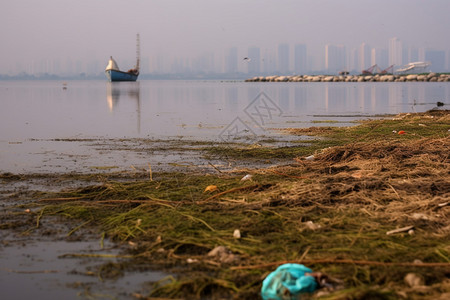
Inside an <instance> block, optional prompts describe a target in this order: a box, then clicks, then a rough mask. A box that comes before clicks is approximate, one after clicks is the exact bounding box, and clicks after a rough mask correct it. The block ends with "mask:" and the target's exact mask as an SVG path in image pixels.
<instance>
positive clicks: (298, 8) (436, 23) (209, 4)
mask: <svg viewBox="0 0 450 300" xmlns="http://www.w3.org/2000/svg"><path fill="white" fill-rule="evenodd" d="M0 1H1V2H0V3H1V4H0V39H1V47H0V54H1V55H0V73H6V71H7V70H5V68H7V67H8V66H10V65H11V64H15V63H16V62H21V63H22V64H27V63H30V62H31V61H33V60H41V59H54V58H58V59H61V60H65V59H66V58H67V57H71V58H72V59H74V60H77V59H81V60H89V59H93V58H94V59H100V60H101V59H104V60H105V64H106V62H107V59H108V57H109V56H110V55H113V56H114V57H115V58H117V59H118V60H119V61H120V60H121V59H130V58H131V59H134V57H135V35H136V33H140V35H141V49H142V56H152V55H158V54H163V53H164V54H167V55H171V56H172V55H175V56H183V57H190V56H197V55H200V54H202V53H206V52H211V51H214V52H216V53H226V51H227V49H228V48H230V47H232V46H237V47H239V49H244V50H245V49H246V48H247V47H249V46H259V47H261V50H262V51H264V49H270V50H276V48H277V45H278V44H279V43H289V44H291V45H294V44H297V43H305V44H307V45H308V52H310V54H314V53H319V54H320V55H323V53H324V50H323V49H324V46H325V45H326V44H328V43H331V44H344V45H346V46H347V48H348V49H351V48H352V47H356V46H358V45H359V44H361V43H362V42H365V43H367V44H369V45H370V46H371V47H386V48H387V45H388V39H389V38H392V37H398V38H400V40H401V41H402V42H403V43H404V44H405V45H413V46H416V47H429V48H435V49H439V50H447V49H450V33H449V29H450V0H322V1H321V0H278V1H275V0H274V1H269V0H192V1H188V0H153V1H152V0H0ZM119 65H120V64H119Z"/></svg>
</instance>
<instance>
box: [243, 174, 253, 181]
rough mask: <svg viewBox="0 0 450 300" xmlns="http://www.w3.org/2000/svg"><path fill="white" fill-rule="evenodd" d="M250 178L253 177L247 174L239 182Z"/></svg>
mask: <svg viewBox="0 0 450 300" xmlns="http://www.w3.org/2000/svg"><path fill="white" fill-rule="evenodd" d="M252 177H253V176H252V175H250V174H247V175H245V176H244V177H242V178H241V181H246V180H252Z"/></svg>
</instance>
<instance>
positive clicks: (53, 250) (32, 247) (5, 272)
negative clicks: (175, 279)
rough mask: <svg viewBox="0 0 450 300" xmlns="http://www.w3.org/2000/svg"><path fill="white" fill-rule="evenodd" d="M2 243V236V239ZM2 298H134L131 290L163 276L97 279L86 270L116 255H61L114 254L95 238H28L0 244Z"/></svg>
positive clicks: (127, 275) (141, 274)
mask: <svg viewBox="0 0 450 300" xmlns="http://www.w3.org/2000/svg"><path fill="white" fill-rule="evenodd" d="M3 243H5V240H3ZM0 249H1V251H0V266H1V267H0V289H1V295H2V299H74V300H75V299H89V298H93V299H115V298H117V297H118V296H119V295H120V299H135V298H134V297H132V295H131V293H145V292H148V289H147V287H146V283H148V282H154V281H158V280H160V279H161V278H163V277H165V276H167V274H164V273H162V272H150V271H147V272H138V273H125V275H124V276H123V277H120V278H118V279H116V280H113V279H104V280H100V279H99V278H98V277H97V276H95V274H91V275H90V276H87V275H85V274H86V270H87V269H89V268H93V267H95V266H98V265H100V264H102V263H107V262H116V261H117V258H95V259H93V258H91V259H89V258H84V259H80V258H75V259H74V258H63V257H62V256H64V255H65V254H87V255H89V254H98V255H101V254H118V252H117V250H104V249H101V248H100V245H99V242H98V241H77V242H67V241H53V240H49V241H42V240H41V241H31V240H30V239H26V240H24V241H23V242H21V243H18V241H17V240H15V241H14V243H13V244H11V245H7V246H3V247H1V248H0Z"/></svg>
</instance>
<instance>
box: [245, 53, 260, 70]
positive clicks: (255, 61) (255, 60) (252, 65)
mask: <svg viewBox="0 0 450 300" xmlns="http://www.w3.org/2000/svg"><path fill="white" fill-rule="evenodd" d="M248 58H249V59H250V60H249V61H248V73H250V74H258V73H260V72H261V67H260V66H261V50H260V49H259V48H258V47H250V48H248Z"/></svg>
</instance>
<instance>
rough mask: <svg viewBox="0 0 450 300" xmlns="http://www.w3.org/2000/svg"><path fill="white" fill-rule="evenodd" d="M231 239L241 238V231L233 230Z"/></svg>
mask: <svg viewBox="0 0 450 300" xmlns="http://www.w3.org/2000/svg"><path fill="white" fill-rule="evenodd" d="M233 237H234V238H235V239H240V238H241V231H240V230H239V229H235V230H234V232H233Z"/></svg>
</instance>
